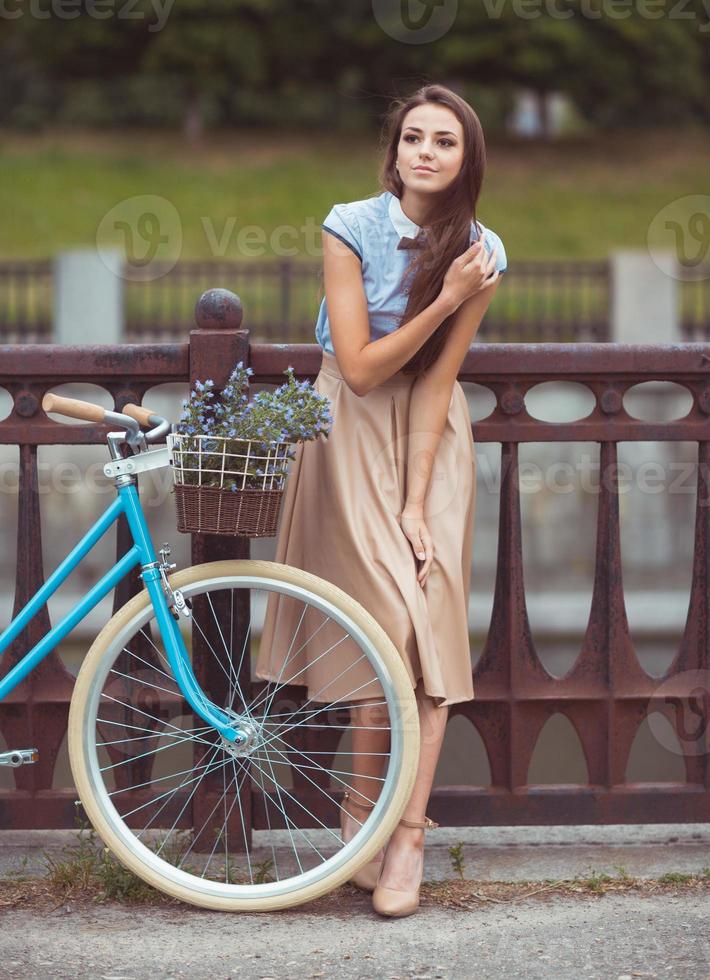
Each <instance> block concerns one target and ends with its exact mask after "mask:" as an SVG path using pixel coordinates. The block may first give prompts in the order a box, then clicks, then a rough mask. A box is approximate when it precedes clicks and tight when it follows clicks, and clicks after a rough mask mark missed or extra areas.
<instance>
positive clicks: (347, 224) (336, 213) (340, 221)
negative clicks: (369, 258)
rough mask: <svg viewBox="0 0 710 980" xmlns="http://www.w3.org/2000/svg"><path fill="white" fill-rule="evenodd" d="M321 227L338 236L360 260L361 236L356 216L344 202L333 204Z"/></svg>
mask: <svg viewBox="0 0 710 980" xmlns="http://www.w3.org/2000/svg"><path fill="white" fill-rule="evenodd" d="M321 228H323V229H325V231H328V232H330V234H331V235H335V237H336V238H339V239H340V241H341V242H343V244H345V245H347V247H348V248H349V249H350V250H351V251H352V252H354V253H355V255H357V257H358V258H359V259H360V261H361V262H362V236H361V233H360V226H359V224H358V220H357V217H356V216H355V215H354V214H353V213H352V211H350V210H349V209H348V207H347V205H345V204H334V205H333V207H332V208H331V209H330V211H329V212H328V214H327V215H326V216H325V218H324V220H323V223H322V224H321Z"/></svg>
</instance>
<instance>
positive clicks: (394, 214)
mask: <svg viewBox="0 0 710 980" xmlns="http://www.w3.org/2000/svg"><path fill="white" fill-rule="evenodd" d="M390 194H391V197H390V203H389V208H388V210H389V216H390V219H391V221H392V224H393V225H394V228H395V231H396V232H397V234H398V235H399V237H400V238H402V237H403V236H404V235H406V236H407V237H408V238H416V237H417V233H418V232H419V231H420V230H421V229H420V226H419V225H415V224H414V222H413V221H412V219H411V218H408V217H407V215H406V214H405V213H404V211H403V210H402V204H401V202H400V200H399V198H398V197H397V195H396V194H392V192H391V191H390Z"/></svg>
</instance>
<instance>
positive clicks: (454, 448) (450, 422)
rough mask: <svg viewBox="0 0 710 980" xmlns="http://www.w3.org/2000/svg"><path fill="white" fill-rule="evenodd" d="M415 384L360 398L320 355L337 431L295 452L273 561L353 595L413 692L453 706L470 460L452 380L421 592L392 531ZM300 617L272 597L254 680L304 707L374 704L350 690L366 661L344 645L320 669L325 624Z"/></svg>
mask: <svg viewBox="0 0 710 980" xmlns="http://www.w3.org/2000/svg"><path fill="white" fill-rule="evenodd" d="M413 384H414V376H413V375H405V374H403V373H402V372H401V371H399V372H398V373H397V374H395V375H394V376H393V377H392V378H390V379H389V380H388V381H386V382H384V383H383V384H380V385H378V386H377V387H376V388H373V389H372V390H371V391H369V392H368V393H367V394H366V395H364V396H358V395H356V394H355V393H354V392H353V391H352V390H351V389H350V388H349V386H348V384H347V382H346V381H345V380H344V378H343V376H342V373H341V371H340V368H339V367H338V362H337V360H336V357H335V355H334V354H330V353H329V352H328V351H324V352H323V360H322V363H321V369H320V372H319V373H318V376H317V378H316V380H315V383H314V388H315V390H316V391H317V392H318V393H319V394H322V395H326V396H327V397H328V398H329V400H330V411H331V415H332V416H333V423H332V427H331V430H330V433H329V435H328V437H327V438H326V437H325V436H319V437H318V439H315V440H311V441H308V442H302V443H299V444H298V445H297V446H296V449H295V458H294V459H293V460H292V461H291V469H290V473H289V477H288V481H287V485H286V490H285V493H284V500H283V504H282V512H281V520H280V526H279V535H278V539H277V547H276V555H275V560H276V561H278V562H284V563H285V564H287V565H295V566H297V567H298V568H302V569H305V570H306V571H309V572H313V573H314V574H315V575H319V576H320V577H321V578H324V579H327V580H328V581H329V582H332V583H334V584H335V585H337V586H339V587H340V588H341V589H343V590H344V591H345V592H347V593H348V594H349V595H351V596H352V597H353V598H354V599H356V600H357V601H358V602H359V603H360V604H361V605H363V606H364V607H365V609H367V611H368V612H369V613H370V614H371V615H372V616H373V617H374V618H375V619H376V620H377V622H378V623H379V624H380V625H381V626H382V628H383V629H384V630H385V632H386V633H387V634H388V635H389V637H390V639H391V640H392V642H393V643H394V645H395V647H396V648H397V650H398V651H399V653H400V655H401V657H402V660H403V661H404V664H405V667H406V669H407V672H408V674H409V676H410V679H411V682H412V687H413V688H414V687H416V686H417V682H418V681H419V678H421V679H422V686H423V689H424V692H425V693H426V694H428V695H429V696H431V697H432V698H434V699H435V700H436V701H437V703H439V704H455V703H456V702H459V701H469V700H471V699H472V698H473V696H474V694H473V682H472V668H471V654H470V647H469V632H468V615H467V612H468V590H469V582H470V572H471V552H472V545H473V529H474V512H475V503H476V456H475V450H474V442H473V434H472V432H471V419H470V415H469V410H468V403H467V401H466V395H465V393H464V390H463V388H462V387H461V385H460V383H459V382H458V381H457V382H456V383H455V384H454V390H453V393H452V396H451V401H450V403H449V412H448V417H447V420H446V425H445V428H444V431H443V433H442V436H441V440H440V442H439V445H438V449H437V455H436V457H435V461H434V465H433V468H432V474H431V479H430V482H429V491H428V495H427V498H426V501H425V504H424V519H425V521H426V524H427V527H428V528H429V531H430V533H431V536H432V540H433V544H434V558H433V562H432V565H431V568H430V570H429V575H428V578H427V581H426V583H425V585H424V587H423V588H422V586H421V585H420V584H419V582H418V581H417V570H418V568H419V567H420V563H419V562H418V560H417V558H416V557H415V555H414V551H413V549H412V545H411V544H410V542H409V539H408V538H407V537H406V536H405V534H404V532H403V531H402V528H401V526H400V523H399V516H400V514H401V512H402V510H403V508H404V505H405V502H406V492H407V488H406V461H407V432H408V417H409V404H410V400H411V394H412V386H413ZM303 609H304V606H303V604H302V603H301V602H299V601H296V600H294V599H292V598H291V597H288V596H281V595H279V594H278V593H275V592H270V593H269V594H268V601H267V606H266V618H265V621H264V627H263V631H262V636H261V643H260V648H259V655H258V658H257V661H256V665H255V673H256V676H257V677H259V678H262V679H271V680H278V679H280V680H282V681H286V680H288V679H289V677H293V678H294V680H293V682H292V683H296V684H302V685H307V687H308V697H309V699H312V700H313V701H316V702H321V701H334V700H337V699H340V698H343V697H345V698H347V699H348V700H359V699H361V698H363V699H364V698H368V697H372V694H373V693H374V692H375V691H376V690H378V685H377V684H376V683H373V685H372V686H369V687H368V686H362V687H361V689H359V690H358V683H357V682H358V680H361V681H362V683H363V684H365V685H366V682H367V678H368V676H374V675H372V671H371V668H370V667H369V664H367V661H365V662H364V663H365V664H366V665H367V670H368V671H369V675H368V674H362V675H359V674H358V671H359V669H360V666H361V665H359V664H357V663H356V661H357V660H358V659H361V658H362V651H361V650H360V649H359V648H358V647H357V645H356V644H355V642H354V641H353V640H351V639H350V638H347V640H345V641H344V642H341V643H340V645H339V646H338V647H337V648H336V649H337V658H335V657H334V656H333V655H332V654H330V655H328V656H324V657H322V658H321V659H320V660H318V659H317V658H318V657H319V655H320V654H321V653H322V652H323V650H324V649H326V645H324V644H327V640H328V637H324V636H323V634H322V633H319V634H318V637H317V640H318V642H317V643H316V642H315V641H314V642H308V641H307V638H309V637H310V636H311V635H312V634H313V633H314V631H316V630H317V624H318V622H319V621H322V619H323V616H322V614H321V613H319V616H320V620H319V619H318V617H316V616H315V615H314V616H312V617H311V619H310V621H308V622H306V623H304V622H303V621H302V620H301V616H302V614H303ZM310 612H311V610H309V614H310ZM313 612H314V613H315V612H316V611H315V610H313ZM335 625H336V624H334V623H333V626H334V627H335ZM297 631H298V637H297V640H296V642H295V643H294V642H292V641H293V637H294V634H295V633H296V632H297ZM340 636H342V630H340ZM299 637H300V639H299ZM304 638H305V639H306V642H305V643H304V642H303V639H304ZM332 642H333V643H335V642H336V633H335V632H334V633H333V634H332ZM294 651H296V653H295V654H294ZM285 658H287V659H286V660H285ZM336 659H337V664H336V663H335V660H336ZM351 662H352V664H353V669H350V670H349V669H347V668H348V665H349V664H350V663H351ZM285 663H286V664H287V670H286V671H283V668H284V664H285ZM336 666H337V671H336V673H335V674H334V673H333V670H334V667H336ZM328 672H329V673H328ZM336 675H341V676H340V677H338V676H336ZM356 690H357V694H356V695H354V696H353V695H352V694H351V692H353V691H356ZM379 690H381V688H379Z"/></svg>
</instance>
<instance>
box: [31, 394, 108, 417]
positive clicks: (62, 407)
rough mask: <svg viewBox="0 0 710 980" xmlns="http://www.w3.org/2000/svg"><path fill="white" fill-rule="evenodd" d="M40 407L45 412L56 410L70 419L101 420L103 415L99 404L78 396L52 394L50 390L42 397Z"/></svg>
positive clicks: (103, 412) (103, 410)
mask: <svg viewBox="0 0 710 980" xmlns="http://www.w3.org/2000/svg"><path fill="white" fill-rule="evenodd" d="M42 408H43V409H44V411H45V412H57V414H59V415H67V416H69V418H70V419H84V420H85V421H86V422H103V421H104V416H105V409H103V408H102V407H101V406H100V405H94V404H92V403H91V402H83V401H80V400H79V399H78V398H64V397H63V396H62V395H53V394H52V393H51V391H48V392H47V394H46V395H45V396H44V398H43V399H42Z"/></svg>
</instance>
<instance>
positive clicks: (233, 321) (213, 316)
mask: <svg viewBox="0 0 710 980" xmlns="http://www.w3.org/2000/svg"><path fill="white" fill-rule="evenodd" d="M243 317H244V307H243V306H242V301H241V300H240V299H239V297H238V296H237V294H236V293H233V292H231V290H229V289H208V290H206V291H205V292H204V293H203V294H202V296H200V298H199V299H198V301H197V303H195V323H196V324H197V326H198V327H199V328H200V330H215V329H217V330H219V329H221V330H238V329H239V328H240V327H241V325H242V319H243Z"/></svg>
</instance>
